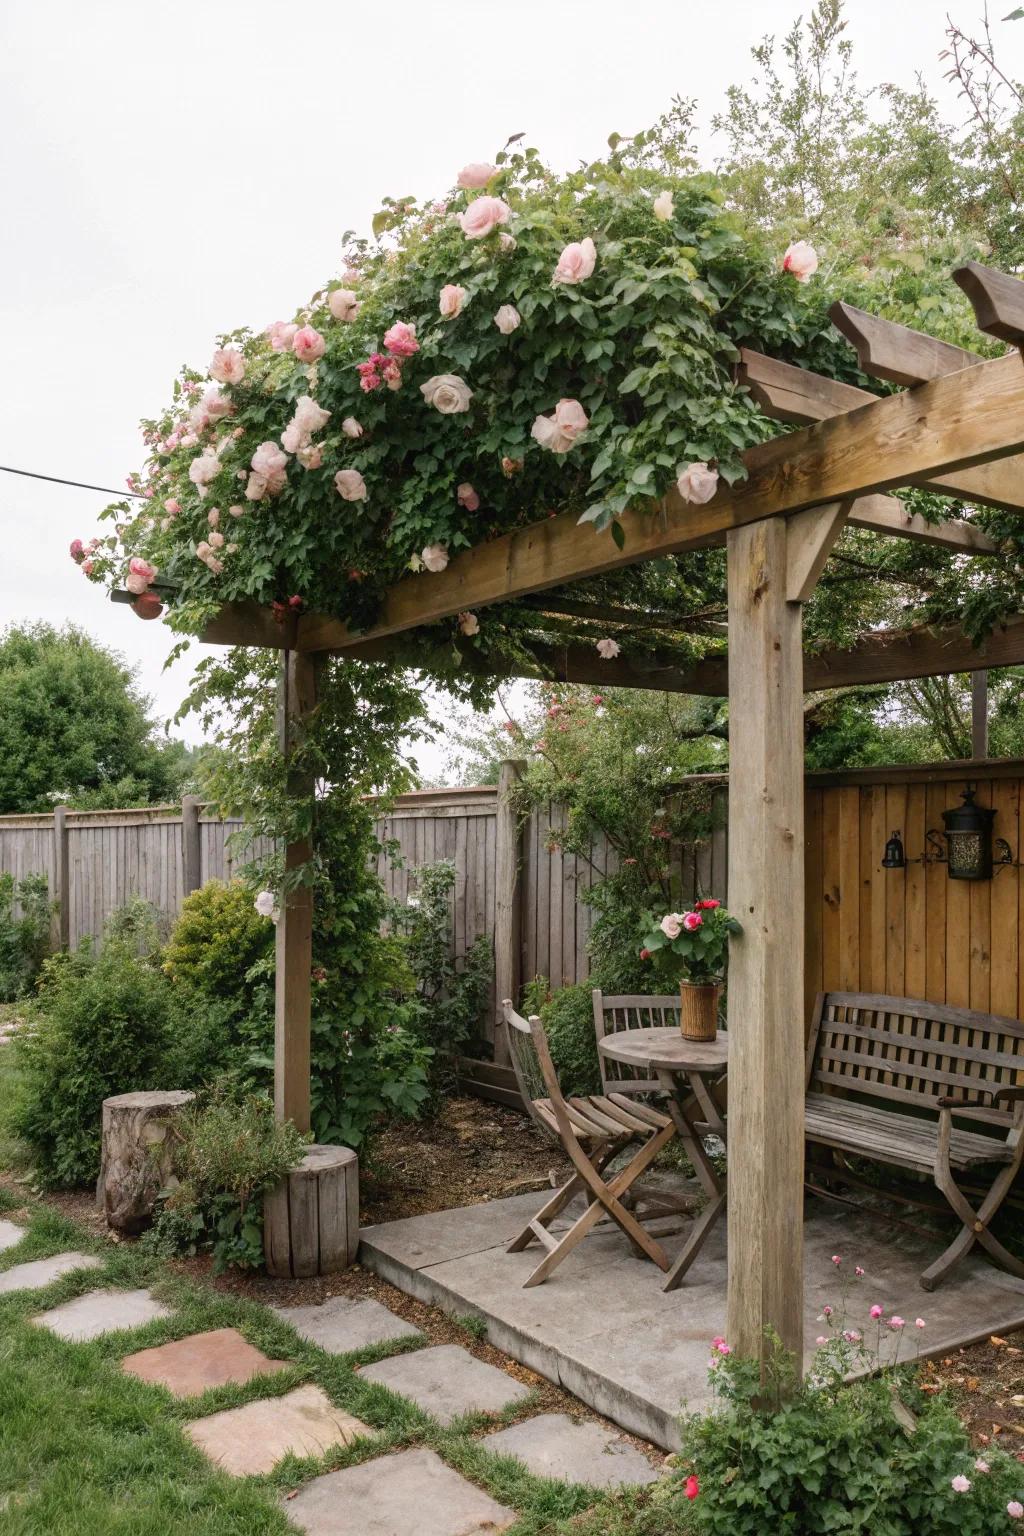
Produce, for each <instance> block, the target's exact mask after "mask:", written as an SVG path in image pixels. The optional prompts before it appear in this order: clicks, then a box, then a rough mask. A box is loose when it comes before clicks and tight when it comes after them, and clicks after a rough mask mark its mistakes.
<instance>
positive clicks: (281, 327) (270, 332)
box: [267, 320, 299, 352]
mask: <svg viewBox="0 0 1024 1536" xmlns="http://www.w3.org/2000/svg"><path fill="white" fill-rule="evenodd" d="M298 329H299V328H298V326H297V325H296V324H295V322H294V321H292V320H275V321H274V323H273V325H268V326H267V336H268V338H269V341H270V345H271V346H272V347H273V349H274V351H275V352H290V351H291V349H292V342H293V341H294V339H295V334H296V332H297V331H298Z"/></svg>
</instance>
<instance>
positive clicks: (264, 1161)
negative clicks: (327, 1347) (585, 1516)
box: [146, 1096, 310, 1273]
mask: <svg viewBox="0 0 1024 1536" xmlns="http://www.w3.org/2000/svg"><path fill="white" fill-rule="evenodd" d="M175 1132H176V1138H177V1139H176V1146H175V1152H174V1172H175V1175H176V1177H177V1179H178V1180H179V1182H178V1184H177V1186H176V1187H175V1188H173V1189H171V1190H169V1191H168V1192H167V1193H166V1194H165V1197H164V1201H163V1204H162V1207H161V1210H160V1213H159V1215H158V1216H157V1219H156V1222H155V1224H154V1226H153V1228H152V1231H151V1232H150V1233H149V1234H147V1238H146V1242H147V1246H148V1247H150V1248H151V1249H154V1250H156V1251H157V1252H160V1253H181V1252H185V1253H195V1252H196V1251H197V1249H200V1248H209V1249H210V1250H211V1251H212V1253H213V1267H214V1270H215V1271H216V1272H217V1273H219V1272H220V1271H221V1270H223V1269H226V1268H227V1267H228V1266H229V1265H232V1264H233V1265H237V1266H238V1267H240V1268H255V1267H258V1266H259V1265H261V1264H262V1263H263V1196H264V1194H266V1192H267V1191H268V1190H271V1189H273V1188H274V1187H275V1186H276V1185H278V1184H280V1182H281V1180H282V1179H283V1178H285V1177H286V1175H287V1174H288V1172H289V1170H290V1169H292V1168H295V1167H297V1166H298V1164H299V1163H300V1162H301V1161H302V1156H303V1153H304V1151H305V1147H306V1143H307V1142H308V1141H309V1139H310V1138H309V1137H308V1136H303V1135H301V1134H300V1133H299V1132H298V1131H297V1130H296V1129H295V1127H294V1126H293V1125H292V1124H291V1123H290V1122H289V1123H288V1124H287V1125H281V1124H279V1123H278V1122H277V1121H276V1120H275V1118H274V1106H273V1105H272V1104H271V1102H270V1100H269V1099H266V1098H259V1097H256V1096H252V1097H250V1098H247V1099H245V1100H243V1101H242V1102H240V1103H239V1102H233V1101H231V1100H229V1099H224V1098H215V1099H213V1100H212V1101H211V1102H210V1103H208V1104H206V1105H205V1106H204V1107H201V1108H193V1109H191V1110H189V1111H187V1112H186V1113H185V1114H184V1115H183V1116H182V1117H181V1120H180V1121H179V1122H178V1124H177V1125H176V1127H175Z"/></svg>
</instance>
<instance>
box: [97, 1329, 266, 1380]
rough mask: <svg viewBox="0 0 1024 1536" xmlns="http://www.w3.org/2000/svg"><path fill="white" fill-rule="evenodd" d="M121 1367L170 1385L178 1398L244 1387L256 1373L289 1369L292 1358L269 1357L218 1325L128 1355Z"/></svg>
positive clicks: (234, 1333)
mask: <svg viewBox="0 0 1024 1536" xmlns="http://www.w3.org/2000/svg"><path fill="white" fill-rule="evenodd" d="M121 1369H122V1370H125V1371H127V1372H128V1374H129V1375H130V1376H138V1377H139V1378H140V1380H142V1381H151V1382H154V1383H155V1384H156V1385H158V1386H161V1387H166V1388H167V1390H168V1391H169V1392H173V1393H174V1395H175V1397H198V1396H199V1394H200V1393H201V1392H206V1391H207V1390H208V1389H209V1388H210V1387H225V1386H228V1385H229V1384H231V1385H233V1386H243V1385H244V1384H245V1383H246V1382H247V1381H251V1380H252V1379H253V1377H254V1376H269V1375H274V1374H276V1372H278V1371H286V1370H287V1369H288V1361H287V1360H268V1358H267V1356H266V1355H265V1354H264V1353H263V1351H262V1350H260V1349H257V1348H256V1347H255V1345H253V1344H250V1343H249V1341H248V1339H244V1338H243V1337H242V1335H241V1334H240V1333H239V1332H238V1330H237V1328H214V1329H213V1330H212V1331H211V1332H210V1333H193V1334H190V1335H189V1336H188V1337H187V1338H184V1339H176V1340H175V1341H174V1343H173V1344H159V1345H157V1347H156V1348H155V1349H140V1350H137V1351H136V1352H135V1354H133V1355H125V1357H124V1359H123V1360H122V1361H121Z"/></svg>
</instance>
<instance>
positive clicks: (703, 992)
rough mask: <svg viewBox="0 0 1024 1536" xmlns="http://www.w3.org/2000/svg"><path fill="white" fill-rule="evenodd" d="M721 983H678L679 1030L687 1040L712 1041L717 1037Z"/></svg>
mask: <svg viewBox="0 0 1024 1536" xmlns="http://www.w3.org/2000/svg"><path fill="white" fill-rule="evenodd" d="M721 991H722V987H721V983H720V982H717V981H712V982H708V983H706V984H703V985H698V984H696V983H695V982H692V981H681V982H680V983H679V1028H680V1030H681V1031H682V1033H683V1036H684V1038H685V1039H687V1040H714V1039H716V1038H717V1035H718V999H719V997H720V995H721Z"/></svg>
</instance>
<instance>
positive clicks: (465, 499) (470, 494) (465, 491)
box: [455, 480, 480, 512]
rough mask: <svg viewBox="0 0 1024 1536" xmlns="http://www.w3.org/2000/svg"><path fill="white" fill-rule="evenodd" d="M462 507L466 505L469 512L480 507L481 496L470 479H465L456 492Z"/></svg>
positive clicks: (475, 510)
mask: <svg viewBox="0 0 1024 1536" xmlns="http://www.w3.org/2000/svg"><path fill="white" fill-rule="evenodd" d="M455 495H456V497H457V499H458V503H459V506H460V507H465V509H466V511H467V512H477V511H479V508H480V497H479V496H478V495H477V493H476V491H474V489H473V487H472V486H471V485H470V483H469V481H468V480H463V482H462V484H461V485H460V486H459V488H458V490H457V491H456V492H455Z"/></svg>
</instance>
